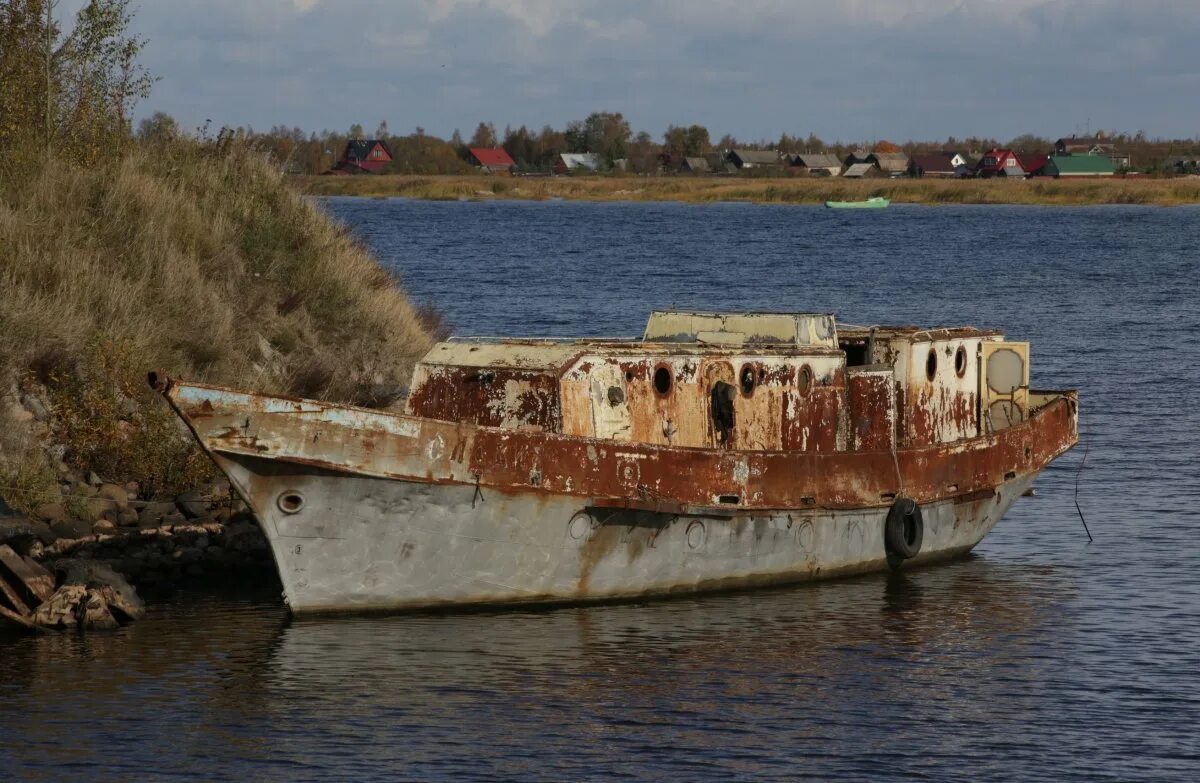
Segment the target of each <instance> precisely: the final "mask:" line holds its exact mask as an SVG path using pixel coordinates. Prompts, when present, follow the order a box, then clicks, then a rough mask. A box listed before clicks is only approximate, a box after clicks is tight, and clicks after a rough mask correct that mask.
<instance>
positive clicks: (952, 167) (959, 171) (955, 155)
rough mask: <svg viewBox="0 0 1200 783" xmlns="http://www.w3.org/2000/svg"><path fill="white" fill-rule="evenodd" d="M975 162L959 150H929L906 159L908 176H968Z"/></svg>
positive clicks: (973, 171) (970, 174) (971, 172)
mask: <svg viewBox="0 0 1200 783" xmlns="http://www.w3.org/2000/svg"><path fill="white" fill-rule="evenodd" d="M974 173H975V164H974V162H973V161H972V160H970V159H969V158H967V157H966V156H965V155H963V154H962V153H961V152H946V151H943V152H930V153H922V154H917V155H913V156H912V157H910V158H909V159H908V175H909V176H910V177H969V176H973V175H974Z"/></svg>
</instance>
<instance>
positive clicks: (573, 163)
mask: <svg viewBox="0 0 1200 783" xmlns="http://www.w3.org/2000/svg"><path fill="white" fill-rule="evenodd" d="M599 170H600V156H599V155H597V154H596V153H594V152H564V153H562V154H561V155H559V156H558V158H556V159H555V161H554V173H555V174H581V173H582V174H587V173H595V172H597V171H599Z"/></svg>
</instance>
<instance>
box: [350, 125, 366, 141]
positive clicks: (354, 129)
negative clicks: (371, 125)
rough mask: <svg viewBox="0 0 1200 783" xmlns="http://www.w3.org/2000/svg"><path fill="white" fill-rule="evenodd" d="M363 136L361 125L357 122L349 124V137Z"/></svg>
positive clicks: (358, 137) (359, 137)
mask: <svg viewBox="0 0 1200 783" xmlns="http://www.w3.org/2000/svg"><path fill="white" fill-rule="evenodd" d="M362 137H363V126H361V125H359V124H358V123H357V122H356V123H354V124H353V125H351V126H350V138H352V139H361V138H362Z"/></svg>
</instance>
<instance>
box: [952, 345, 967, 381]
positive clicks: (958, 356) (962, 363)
mask: <svg viewBox="0 0 1200 783" xmlns="http://www.w3.org/2000/svg"><path fill="white" fill-rule="evenodd" d="M954 372H955V374H956V375H958V377H959V378H961V377H963V376H964V375H966V374H967V349H966V348H965V347H963V346H961V345H960V346H958V350H957V351H955V352H954Z"/></svg>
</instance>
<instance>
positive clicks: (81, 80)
mask: <svg viewBox="0 0 1200 783" xmlns="http://www.w3.org/2000/svg"><path fill="white" fill-rule="evenodd" d="M52 10H53V6H49V7H48V5H47V0H0V85H2V86H0V154H4V155H6V156H9V157H11V156H12V155H13V154H14V151H15V150H16V149H17V148H24V149H25V151H26V153H28V151H29V149H30V144H29V140H30V139H37V140H38V141H39V142H40V144H39V145H38V146H40V147H41V148H43V149H44V148H48V147H50V146H51V145H53V146H54V148H55V150H56V152H57V153H58V154H59V155H60V156H67V157H69V158H71V159H74V160H76V161H78V162H81V163H88V162H92V161H94V160H96V159H97V158H99V157H100V156H101V155H102V154H107V153H109V152H110V151H112V150H114V149H117V148H119V147H120V146H121V145H122V144H123V143H124V142H125V141H126V140H127V139H128V138H129V136H130V130H131V129H130V121H129V117H130V115H131V114H132V111H133V108H134V106H135V105H136V103H137V101H138V100H139V99H142V98H145V97H147V96H148V95H149V94H150V88H151V86H152V85H153V83H154V79H153V78H152V77H151V76H150V74H149V73H148V72H147V71H146V69H145V68H143V67H142V66H141V65H139V64H138V62H137V57H138V55H139V54H140V53H141V51H142V49H143V47H144V46H145V41H144V40H143V39H142V38H140V37H138V36H136V35H133V34H131V33H130V32H129V27H130V24H131V22H132V20H133V12H132V11H130V9H129V0H91V2H89V3H87V4H86V5H85V6H84V7H83V8H82V9H81V10H80V11H79V13H78V14H77V15H76V18H75V25H74V28H73V29H72V31H71V34H70V35H69V36H67V37H65V38H63V37H62V36H61V32H60V29H59V27H58V25H57V23H55V22H54V21H53V19H51V18H50V16H51V14H50V13H48V12H49V11H52Z"/></svg>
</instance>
